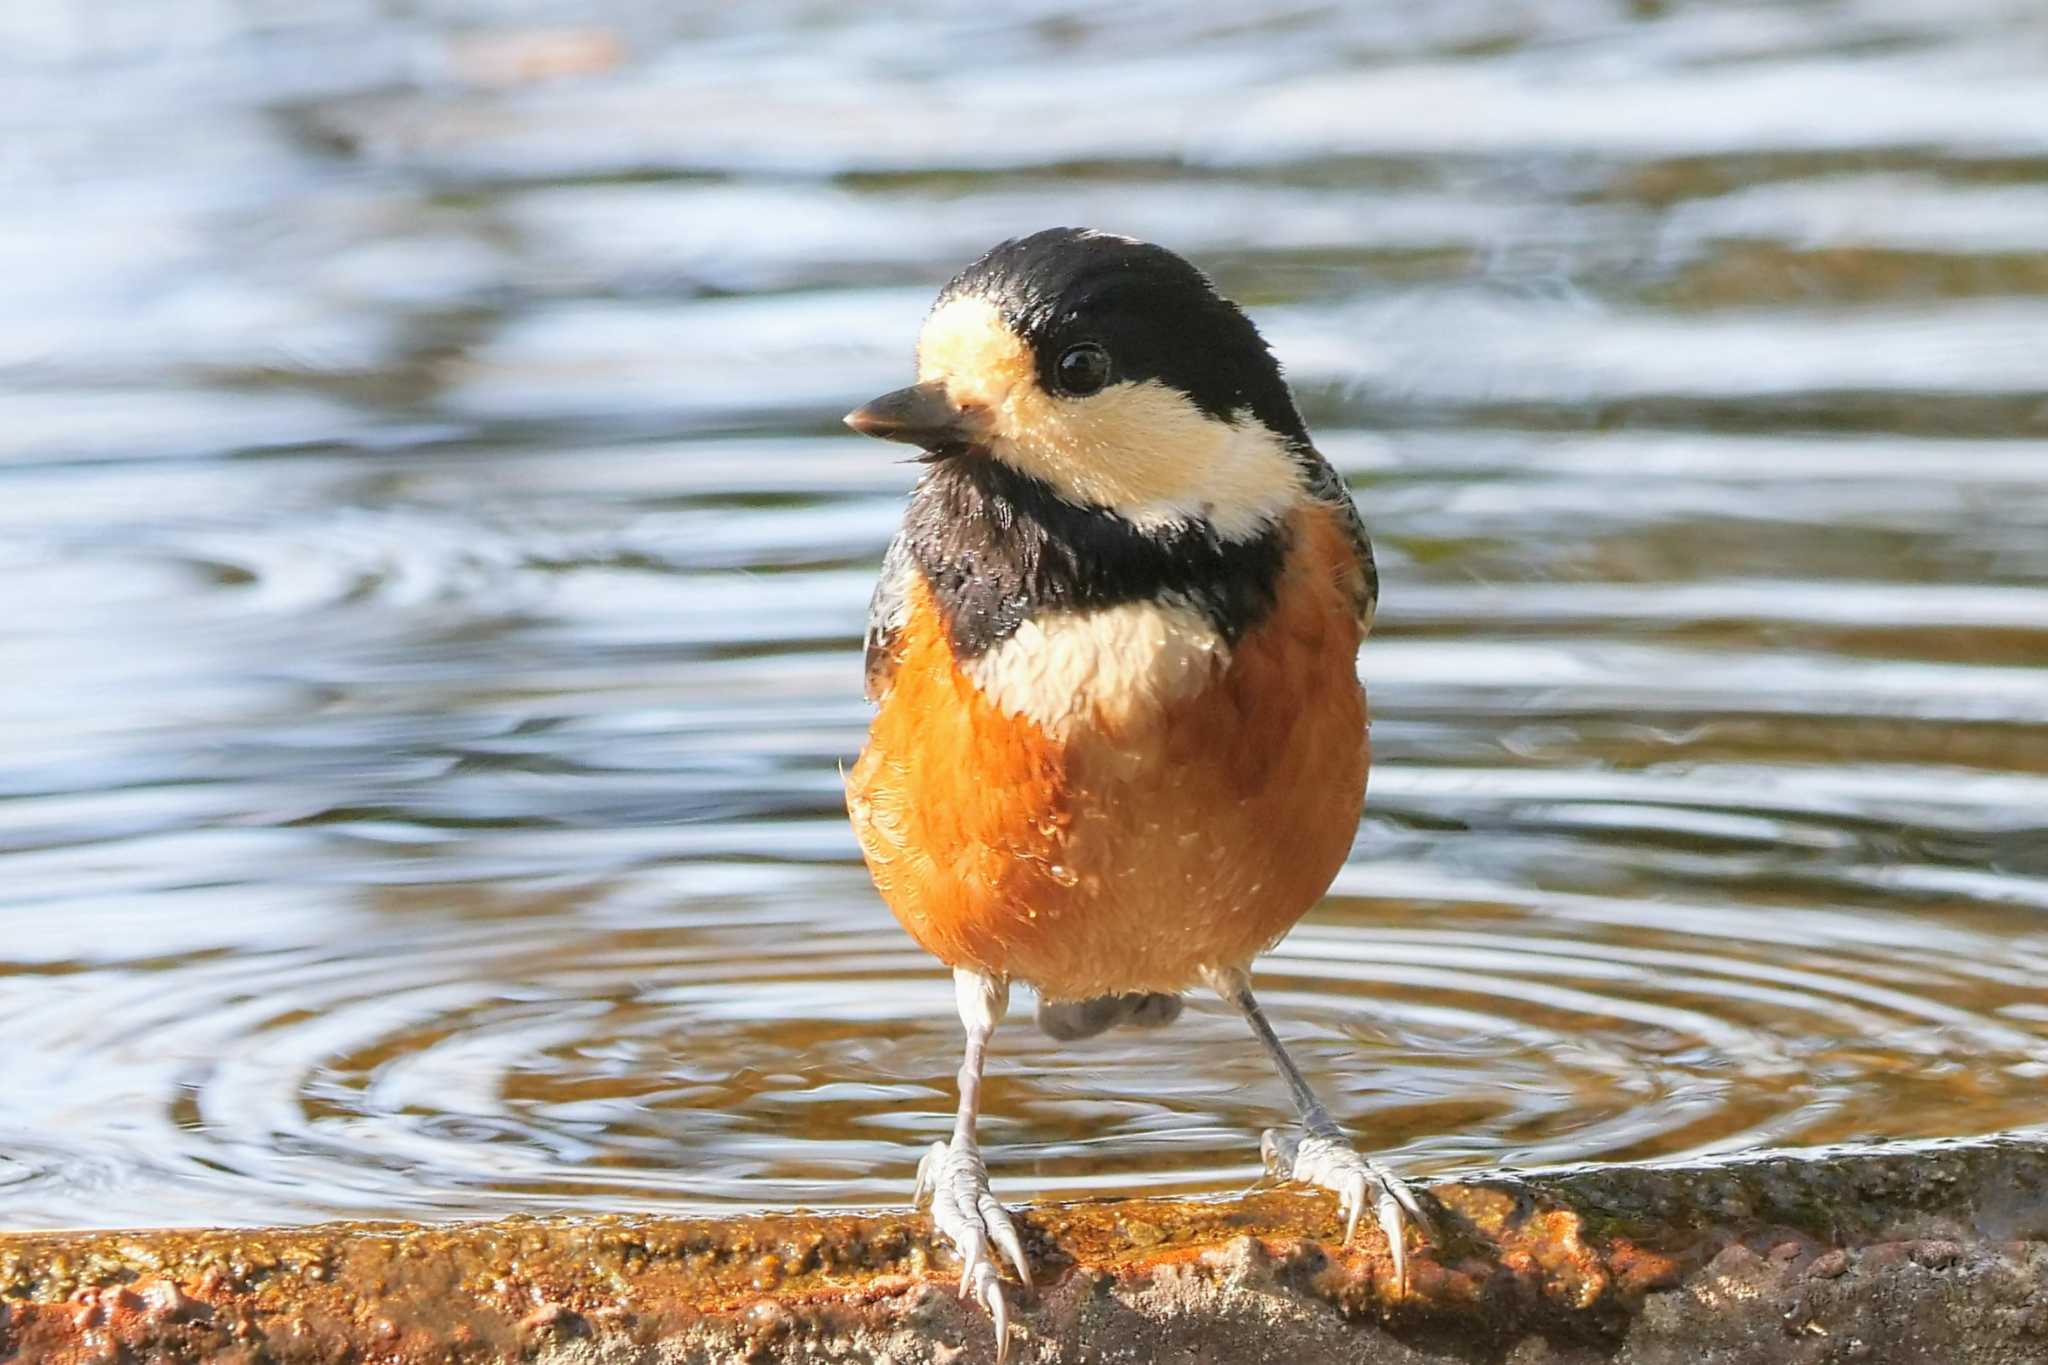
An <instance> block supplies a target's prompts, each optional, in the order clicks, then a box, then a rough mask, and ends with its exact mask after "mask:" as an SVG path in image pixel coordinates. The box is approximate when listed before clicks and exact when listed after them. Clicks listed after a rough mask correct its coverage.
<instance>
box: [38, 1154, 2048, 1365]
mask: <svg viewBox="0 0 2048 1365" xmlns="http://www.w3.org/2000/svg"><path fill="white" fill-rule="evenodd" d="M1432 1193H1433V1195H1434V1196H1435V1198H1436V1199H1437V1200H1438V1202H1439V1204H1440V1206H1441V1209H1442V1215H1441V1216H1442V1218H1443V1222H1444V1225H1445V1235H1444V1237H1443V1238H1442V1240H1441V1243H1440V1244H1439V1245H1436V1246H1433V1247H1428V1248H1420V1249H1416V1250H1414V1251H1412V1252H1411V1255H1410V1285H1409V1288H1408V1292H1407V1293H1406V1294H1402V1293H1399V1292H1397V1289H1396V1286H1395V1285H1394V1284H1393V1282H1392V1273H1391V1265H1390V1263H1389V1260H1388V1257H1387V1254H1386V1246H1385V1244H1384V1242H1382V1241H1381V1240H1379V1237H1378V1235H1377V1233H1371V1232H1368V1231H1367V1230H1365V1229H1361V1233H1360V1242H1359V1244H1358V1245H1356V1246H1353V1247H1351V1248H1348V1249H1347V1248H1344V1247H1341V1246H1338V1245H1337V1244H1336V1243H1335V1240H1334V1239H1335V1237H1336V1236H1337V1234H1338V1229H1337V1226H1336V1219H1335V1211H1334V1207H1333V1202H1332V1201H1331V1200H1330V1199H1329V1198H1328V1197H1326V1196H1319V1195H1315V1194H1308V1193H1301V1192H1296V1191H1292V1190H1280V1191H1272V1192H1267V1193H1261V1194H1254V1195H1250V1196H1246V1197H1244V1198H1241V1199H1237V1200H1231V1201H1225V1202H1214V1201H1182V1200H1126V1201H1116V1202H1097V1203H1086V1204H1068V1205H1055V1206H1046V1207H1041V1208H1035V1209H1030V1210H1027V1211H1026V1212H1025V1213H1024V1216H1023V1217H1022V1219H1021V1220H1020V1221H1021V1226H1022V1228H1023V1231H1024V1236H1025V1239H1026V1244H1027V1248H1028V1250H1029V1251H1030V1253H1031V1255H1032V1258H1033V1262H1034V1265H1035V1266H1036V1267H1037V1269H1038V1272H1039V1280H1040V1284H1041V1288H1040V1290H1039V1292H1038V1293H1037V1294H1036V1295H1035V1296H1024V1295H1022V1294H1021V1292H1020V1291H1015V1290H1013V1301H1015V1302H1016V1303H1017V1308H1018V1310H1019V1311H1018V1314H1017V1316H1018V1318H1019V1320H1020V1323H1019V1326H1017V1327H1016V1328H1014V1329H1013V1331H1014V1333H1015V1335H1014V1336H1013V1339H1012V1342H1011V1358H1012V1359H1013V1360H1015V1361H1018V1362H1020V1365H1022V1362H1030V1361H1044V1362H1055V1361H1059V1362H1067V1361H1095V1360H1130V1361H1152V1360H1188V1361H1208V1362H1235V1361H1245V1362H1262V1361H1268V1360H1285V1361H1287V1362H1289V1365H1321V1363H1322V1362H1332V1365H1334V1363H1335V1362H1340V1361H1341V1362H1346V1365H1380V1363H1381V1362H1404V1365H1405V1363H1409V1362H1427V1361H1458V1362H1492V1361H1498V1362H1507V1363H1512V1365H1537V1363H1538V1362H1549V1363H1550V1365H1566V1363H1567V1362H1572V1363H1576V1362H1581V1361H1586V1362H1590V1361H1596V1360H1599V1361H1606V1360H1614V1361H1626V1362H1644V1363H1648V1362H1656V1363H1657V1365H1665V1363H1666V1362H1669V1363H1670V1365H1678V1363H1679V1362H1685V1365H1695V1363H1696V1362H1727V1363H1729V1365H1734V1363H1735V1362H1741V1363H1743V1365H1747V1363H1748V1362H1765V1361H1771V1362H1778V1361H1799V1362H1815V1363H1816V1365H1818V1363H1819V1362H1832V1361H1845V1362H1846V1361H1871V1362H1895V1361H1897V1362H1918V1361H1927V1362H1942V1363H1943V1365H1948V1363H1949V1362H1963V1361H1968V1362H1971V1363H1972V1365H2018V1363H2019V1362H2029V1363H2030V1365H2032V1363H2037V1362H2048V1139H2042V1138H2021V1137H2007V1138H1994V1139H1984V1140H1978V1141H1968V1142H1944V1143H1930V1144H1914V1145H1898V1146H1887V1147H1876V1148H1863V1149H1832V1150H1827V1151H1821V1152H1811V1153H1778V1154H1765V1155H1761V1156H1755V1157H1748V1158H1743V1159H1740V1160H1735V1161H1728V1162H1721V1163H1713V1164H1692V1165H1666V1166H1605V1167H1583V1168H1577V1169H1572V1170H1566V1171H1557V1172H1550V1173H1546V1174H1543V1175H1538V1176H1528V1177H1504V1176H1503V1177H1489V1178H1479V1179H1474V1180H1470V1181H1466V1182H1462V1183H1447V1184H1443V1185H1438V1186H1436V1187H1434V1188H1433V1190H1432ZM1368 1221H1370V1220H1368ZM949 1265H950V1258H949V1257H948V1256H947V1255H946V1253H945V1252H944V1251H943V1250H941V1249H939V1248H937V1247H935V1246H934V1244H933V1242H932V1241H931V1238H930V1229H929V1226H928V1224H927V1223H926V1221H925V1220H924V1219H923V1218H921V1217H915V1216H911V1215H907V1214H902V1213H890V1214H873V1215H851V1214H829V1215H806V1214H787V1215H768V1216H755V1217H741V1218H728V1219H678V1218H657V1217H600V1218H574V1219H566V1218H565V1219H533V1218H513V1219H506V1220H502V1221H498V1222H490V1223H461V1224H439V1225H415V1224H389V1223H386V1224H326V1225H321V1226H315V1227H307V1228H290V1229H247V1230H212V1229H209V1230H182V1229H180V1230H167V1231H137V1232H80V1233H24V1234H14V1235H8V1236H0V1360H5V1361H8V1362H10V1365H16V1363H18V1365H44V1362H48V1363H49V1365H73V1363H74V1362H79V1363H82V1362H109V1363H110V1365H111V1363H112V1362H131V1361H133V1362H141V1361H151V1362H154V1361H165V1362H181V1363H182V1362H190V1363H192V1365H198V1363H199V1362H207V1363H208V1365H212V1363H213V1362H223V1363H224V1362H256V1361H270V1362H278V1363H279V1365H295V1363H297V1362H307V1363H309V1365H310V1363H311V1362H344V1361H346V1362H363V1361H388V1362H394V1363H395V1365H412V1363H413V1362H422V1363H423V1362H456V1363H459V1365H472V1363H476V1365H483V1363H487V1362H500V1361H526V1360H534V1361H546V1362H562V1363H563V1365H568V1363H569V1362H577V1363H578V1365H582V1363H583V1362H588V1363H589V1365H601V1363H605V1365H608V1363H609V1362H650V1363H652V1362H663V1363H664V1365H666V1363H669V1362H676V1363H680V1362H694V1361H704V1362H713V1361H728V1360H734V1359H746V1360H756V1361H803V1362H809V1361H843V1362H858V1361H874V1362H881V1361H892V1362H901V1365H912V1363H913V1362H930V1363H931V1365H940V1362H951V1361H960V1362H975V1361H984V1360H989V1359H992V1356H993V1342H992V1339H991V1335H990V1331H989V1327H988V1324H987V1322H986V1321H985V1320H984V1318H983V1317H982V1316H981V1314H980V1313H979V1312H978V1311H976V1310H974V1309H972V1308H971V1307H970V1306H968V1305H965V1304H962V1303H960V1302H959V1301H958V1300H957V1299H955V1297H954V1295H953V1293H952V1280H953V1277H952V1275H950V1274H949V1273H948V1269H947V1267H948V1266H949Z"/></svg>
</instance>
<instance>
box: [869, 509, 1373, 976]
mask: <svg viewBox="0 0 2048 1365" xmlns="http://www.w3.org/2000/svg"><path fill="white" fill-rule="evenodd" d="M1293 530H1294V535H1293V537H1292V549H1291V551H1290V553H1289V556H1288V560H1287V563H1286V565H1285V567H1284V569H1283V571H1282V579H1281V583H1280V587H1279V591H1278V599H1277V605H1276V608H1275V610H1274V611H1273V612H1272V614H1271V615H1269V616H1268V617H1267V618H1266V619H1265V620H1264V621H1262V622H1261V623H1260V624H1259V625H1258V626H1257V627H1255V628H1254V629H1252V630H1251V631H1248V632H1247V633H1246V634H1245V635H1244V636H1243V637H1242V638H1240V639H1239V640H1238V641H1237V642H1236V644H1235V646H1234V647H1233V648H1232V649H1231V650H1230V653H1229V656H1228V660H1227V662H1226V663H1224V664H1223V665H1222V666H1221V667H1220V668H1219V669H1218V670H1217V672H1216V674H1215V676H1214V677H1213V679H1212V680H1211V681H1209V683H1208V684H1207V685H1206V686H1204V687H1202V688H1200V689H1198V690H1195V691H1193V692H1192V693H1191V694H1189V695H1176V696H1173V697H1171V698H1170V699H1168V700H1166V701H1163V702H1162V703H1161V704H1159V705H1157V706H1154V707H1140V708H1135V709H1133V708H1117V709H1116V711H1115V713H1114V714H1111V713H1110V711H1109V709H1108V708H1103V709H1101V710H1098V711H1097V712H1096V713H1095V714H1094V716H1093V718H1092V719H1091V720H1089V721H1086V722H1084V723H1081V724H1077V725H1073V726H1069V727H1067V728H1066V729H1065V730H1064V731H1063V732H1062V733H1060V734H1057V735H1054V734H1050V733H1048V732H1047V730H1046V729H1045V728H1043V727H1041V726H1040V725H1039V724H1037V723H1035V722H1033V721H1031V720H1029V719H1026V718H1024V717H1022V716H1019V715H1015V714H1011V713H1009V712H1006V711H1004V710H1002V709H1000V708H999V707H998V706H997V705H996V704H995V703H994V702H993V701H991V700H990V698H989V697H988V696H987V695H986V694H985V693H984V692H983V691H982V689H981V688H980V687H978V686H977V685H976V683H975V682H974V681H973V680H972V679H971V678H970V677H969V676H968V674H967V672H966V671H964V670H963V669H962V668H961V667H960V665H959V664H958V662H957V661H956V660H955V659H954V657H953V654H952V650H951V647H950V645H949V643H948V640H947V636H946V632H945V629H944V627H943V624H942V623H941V621H940V619H939V614H938V611H937V609H936V608H935V607H934V605H933V604H932V602H931V600H930V597H929V594H928V593H927V592H926V591H925V590H924V588H923V585H922V584H921V583H918V584H916V585H914V586H913V589H912V594H911V603H910V611H909V619H908V621H907V622H906V624H905V627H904V629H903V632H902V634H901V637H900V639H899V642H898V649H899V657H898V662H897V665H896V670H895V675H894V681H893V686H892V688H891V690H890V692H889V694H888V695H887V697H886V698H884V700H883V703H882V706H881V709H880V711H879V712H878V714H877V715H876V717H875V720H874V725H873V728H872V729H871V731H870V733H869V736H868V744H867V748H866V749H865V750H864V751H863V752H862V754H861V756H860V759H859V761H858V762H857V763H856V764H855V765H854V767H853V770H852V772H851V773H850V774H849V775H848V780H847V806H848V809H849V811H850V812H851V814H852V818H853V826H854V830H855V833H856V834H857V836H858V837H859V839H860V843H861V848H862V850H863V851H864V852H865V854H866V856H867V862H868V867H869V870H870V871H871V872H872V874H873V876H874V879H875V884H876V886H877V887H878V888H879V889H880V890H881V893H882V897H883V899H884V900H885V901H886V902H887V903H888V905H889V908H890V909H891V910H892V911H893V912H894V913H895V915H896V917H897V919H898V920H899V921H901V922H902V924H903V927H904V928H905V929H907V930H909V932H910V934H911V936H912V937H913V938H915V939H916V940H917V941H918V942H919V943H920V944H922V945H923V946H924V947H925V949H926V950H927V951H929V952H931V953H932V954H933V955H935V956H936V957H938V958H940V959H941V960H942V961H944V962H947V963H949V964H953V965H956V966H958V965H968V966H975V967H979V968H981V969H983V970H986V971H990V972H994V973H997V974H1000V975H1004V976H1008V977H1012V978H1015V979H1018V980H1021V981H1024V982H1027V983H1029V984H1031V985H1032V986H1034V987H1036V988H1037V989H1038V990H1040V991H1041V992H1042V993H1044V994H1045V995H1047V996H1049V997H1051V998H1054V999H1071V998H1078V997H1085V996H1091V995H1100V994H1105V993H1109V992H1114V991H1177V990H1183V989H1185V988H1187V987H1188V986H1190V985H1192V984H1194V982H1195V980H1196V979H1197V975H1198V973H1199V972H1200V970H1201V969H1202V968H1203V967H1205V966H1238V965H1242V964H1244V963H1247V962H1249V961H1250V960H1251V959H1252V958H1253V957H1254V956H1255V955H1257V954H1258V953H1259V952H1260V951H1261V950H1263V949H1264V948H1266V947H1267V946H1269V945H1270V944H1271V943H1272V942H1273V941H1274V940H1275V939H1277V938H1278V937H1280V936H1281V935H1282V934H1284V933H1286V932H1287V930H1288V929H1290V928H1292V927H1293V925H1294V923H1295V921H1296V920H1298V919H1300V918H1301V916H1302V915H1303V914H1304V913H1306V912H1307V911H1308V909H1309V908H1310V907H1311V906H1312V905H1314V904H1315V902H1316V900H1317V899H1318V898H1319V897H1320V896H1321V895H1322V894H1323V892H1324V891H1325V890H1327V889H1328V887H1329V884H1330V881H1331V879H1332V878H1333V877H1334V876H1335V875H1336V873H1337V869H1338V868H1339V867H1340V866H1341V865H1342V864H1343V861H1344V858H1345V856H1346V854H1347V853H1348V852H1349V850H1350V847H1351V841H1352V838H1353V835H1354V834H1355V832H1356V829H1357V824H1358V816H1359V811H1360V808H1361V806H1362V804H1363V802H1364V797H1365V775H1366V766H1367V738H1366V713H1365V694H1364V691H1363V689H1362V688H1361V687H1360V685H1359V682H1358V676H1357V671H1356V666H1355V658H1356V654H1357V649H1358V643H1359V626H1358V622H1357V619H1356V617H1355V615H1354V614H1353V609H1352V602H1351V597H1350V594H1349V590H1348V587H1347V583H1348V581H1349V579H1350V578H1351V576H1352V575H1353V574H1355V572H1356V568H1355V561H1354V560H1353V557H1352V551H1351V548H1350V544H1349V541H1348V538H1347V537H1346V536H1345V535H1344V533H1343V532H1342V531H1341V530H1340V528H1338V527H1337V526H1336V525H1335V524H1334V523H1333V522H1332V520H1331V518H1330V517H1329V515H1328V514H1327V513H1326V512H1324V511H1323V510H1322V509H1321V508H1304V509H1303V510H1302V511H1300V512H1299V513H1297V515H1296V519H1295V525H1294V528H1293Z"/></svg>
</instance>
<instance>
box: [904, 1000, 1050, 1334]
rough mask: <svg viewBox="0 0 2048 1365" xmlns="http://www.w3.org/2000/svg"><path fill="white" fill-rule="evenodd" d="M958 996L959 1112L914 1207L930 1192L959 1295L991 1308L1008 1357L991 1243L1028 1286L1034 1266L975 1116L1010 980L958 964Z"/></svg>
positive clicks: (924, 1171) (931, 1160)
mask: <svg viewBox="0 0 2048 1365" xmlns="http://www.w3.org/2000/svg"><path fill="white" fill-rule="evenodd" d="M953 993H954V996H955V998H956V1000H957V1001H958V1003H959V1006H960V1022H961V1023H962V1024H965V1025H966V1026H967V1052H966V1056H965V1057H963V1058H962V1059H961V1062H960V1111H959V1114H958V1116H957V1117H956V1118H955V1119H954V1120H953V1140H952V1141H951V1142H934V1143H933V1144H932V1148H931V1150H930V1151H928V1152H926V1153H925V1154H924V1160H922V1161H920V1162H919V1163H918V1165H917V1190H916V1192H915V1193H914V1194H912V1195H911V1203H912V1204H913V1205H919V1204H922V1203H923V1202H924V1200H925V1198H926V1196H930V1198H931V1205H932V1225H933V1226H934V1227H936V1228H937V1229H938V1230H939V1232H940V1233H941V1234H942V1235H943V1236H944V1237H945V1239H946V1240H947V1241H949V1242H951V1243H952V1244H953V1249H954V1250H955V1251H956V1252H958V1253H959V1255H960V1292H961V1294H962V1295H967V1294H972V1295H973V1296H974V1297H975V1298H977V1299H979V1300H980V1301H981V1303H982V1306H983V1307H985V1308H987V1309H988V1315H989V1317H990V1318H991V1319H993V1320H994V1323H995V1330H996V1360H997V1361H998V1363H999V1365H1000V1362H1001V1361H1002V1360H1003V1359H1004V1358H1005V1357H1006V1356H1007V1355H1008V1348H1009V1330H1010V1314H1009V1309H1008V1307H1007V1306H1006V1305H1005V1303H1004V1302H1003V1285H1002V1278H1001V1274H1000V1272H999V1271H997V1269H996V1263H995V1257H994V1254H993V1253H992V1252H991V1251H990V1249H989V1248H990V1244H991V1243H993V1244H994V1245H995V1247H996V1248H997V1249H999V1250H1001V1252H1002V1253H1003V1255H1004V1256H1006V1257H1008V1258H1009V1262H1010V1264H1011V1265H1013V1266H1015V1267H1017V1278H1018V1279H1020V1280H1022V1281H1023V1282H1024V1287H1025V1288H1027V1289H1029V1288H1030V1287H1031V1268H1030V1267H1029V1266H1028V1265H1027V1264H1025V1261H1024V1244H1023V1242H1022V1241H1020V1240H1019V1239H1018V1237H1017V1228H1016V1226H1015V1225H1014V1224H1013V1223H1011V1222H1010V1215H1009V1214H1007V1213H1005V1212H1003V1206H1002V1205H1001V1204H998V1203H997V1202H996V1197H995V1195H994V1194H993V1193H991V1192H990V1190H989V1187H988V1167H987V1166H985V1165H983V1164H982V1160H981V1149H980V1148H979V1147H978V1146H977V1145H976V1144H975V1141H974V1120H975V1118H976V1116H977V1115H978V1114H979V1113H980V1111H981V1068H982V1062H983V1060H984V1059H985V1058H986V1057H987V1055H988V1040H989V1036H990V1035H991V1034H993V1033H994V1032H995V1029H996V1020H997V1019H998V1018H1000V1017H1001V1016H1002V1013H1003V1009H1004V1007H1005V1006H1007V1005H1008V1004H1009V1002H1010V983H1009V982H1008V981H1005V980H1001V979H999V978H997V977H992V976H987V975H984V974H983V973H981V972H976V971H969V970H968V969H967V968H964V967H955V968H954V969H953Z"/></svg>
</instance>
